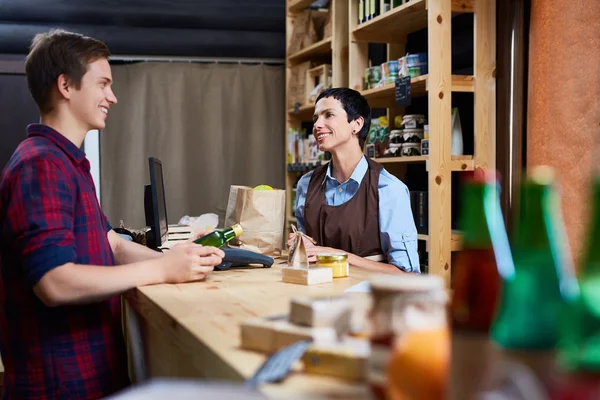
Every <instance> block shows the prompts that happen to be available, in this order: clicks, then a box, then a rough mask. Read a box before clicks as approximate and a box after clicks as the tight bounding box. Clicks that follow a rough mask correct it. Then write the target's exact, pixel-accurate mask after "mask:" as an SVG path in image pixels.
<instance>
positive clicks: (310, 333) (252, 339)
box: [241, 315, 338, 353]
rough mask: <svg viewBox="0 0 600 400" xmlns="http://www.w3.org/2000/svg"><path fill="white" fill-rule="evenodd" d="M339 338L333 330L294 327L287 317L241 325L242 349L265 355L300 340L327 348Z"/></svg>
mask: <svg viewBox="0 0 600 400" xmlns="http://www.w3.org/2000/svg"><path fill="white" fill-rule="evenodd" d="M337 337H338V335H337V333H336V331H335V329H333V328H311V327H307V326H298V325H294V324H292V323H291V322H289V321H288V316H287V315H281V316H277V317H271V318H256V319H251V320H249V321H245V322H243V323H242V325H241V346H242V348H244V349H247V350H254V351H260V352H263V353H273V352H275V351H277V350H279V349H281V348H283V347H285V346H288V345H290V344H292V343H295V342H297V341H299V340H312V341H313V342H314V343H315V344H316V343H318V344H323V345H324V346H327V345H330V344H332V343H335V342H336V340H337Z"/></svg>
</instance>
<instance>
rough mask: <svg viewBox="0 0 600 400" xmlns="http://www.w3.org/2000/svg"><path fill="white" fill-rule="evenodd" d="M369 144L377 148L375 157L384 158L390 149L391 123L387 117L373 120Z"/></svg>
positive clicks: (368, 139) (368, 138)
mask: <svg viewBox="0 0 600 400" xmlns="http://www.w3.org/2000/svg"><path fill="white" fill-rule="evenodd" d="M367 143H369V144H373V145H374V147H375V157H382V156H384V155H385V151H386V150H387V148H388V147H389V123H388V119H387V117H379V118H378V119H372V120H371V128H370V129H369V134H368V136H367Z"/></svg>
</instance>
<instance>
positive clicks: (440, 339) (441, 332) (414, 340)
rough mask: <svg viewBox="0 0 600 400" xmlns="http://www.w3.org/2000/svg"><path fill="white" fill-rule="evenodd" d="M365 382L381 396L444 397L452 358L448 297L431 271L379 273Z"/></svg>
mask: <svg viewBox="0 0 600 400" xmlns="http://www.w3.org/2000/svg"><path fill="white" fill-rule="evenodd" d="M370 284H371V296H372V301H373V302H372V308H371V310H370V313H369V328H370V341H371V355H370V358H369V362H368V372H367V381H368V384H369V387H370V390H371V393H372V395H373V396H374V397H375V398H377V399H441V398H445V397H446V390H447V384H448V374H449V363H450V332H449V327H448V321H447V317H446V314H447V311H446V306H447V302H448V296H447V294H446V291H445V285H444V281H443V280H442V278H440V277H438V276H432V275H403V276H390V275H375V276H374V277H373V278H372V279H371V281H370Z"/></svg>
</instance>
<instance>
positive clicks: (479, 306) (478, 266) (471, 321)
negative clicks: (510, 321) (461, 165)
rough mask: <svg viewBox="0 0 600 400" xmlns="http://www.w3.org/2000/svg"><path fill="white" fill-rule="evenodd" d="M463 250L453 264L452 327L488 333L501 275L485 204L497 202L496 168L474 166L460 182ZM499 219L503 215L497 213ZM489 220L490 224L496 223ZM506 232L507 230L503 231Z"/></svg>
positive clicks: (494, 209) (494, 208)
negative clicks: (469, 173)
mask: <svg viewBox="0 0 600 400" xmlns="http://www.w3.org/2000/svg"><path fill="white" fill-rule="evenodd" d="M461 193H462V200H461V213H460V220H459V223H460V229H461V231H462V233H463V238H462V251H460V252H459V253H458V259H457V262H456V263H455V264H453V265H452V287H453V298H452V306H451V310H452V326H453V328H456V329H464V330H470V331H480V332H488V330H489V328H490V325H491V323H492V321H493V319H494V315H495V312H496V304H497V301H498V297H499V291H500V275H499V274H498V267H497V266H496V257H495V255H494V249H493V247H492V238H491V235H490V229H489V227H488V222H487V219H486V212H488V213H489V212H494V213H495V212H496V208H498V209H499V207H493V209H492V210H491V211H490V210H486V207H485V205H486V203H492V204H494V203H499V201H500V200H499V195H498V185H497V183H496V177H495V171H493V170H483V169H476V170H475V172H474V173H473V177H472V178H470V177H468V178H466V179H465V181H464V183H463V185H462V190H461ZM498 217H499V218H500V219H502V214H500V215H498ZM495 223H496V222H495V221H492V224H495ZM505 234H506V233H505Z"/></svg>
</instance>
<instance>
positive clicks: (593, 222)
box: [580, 176, 600, 277]
mask: <svg viewBox="0 0 600 400" xmlns="http://www.w3.org/2000/svg"><path fill="white" fill-rule="evenodd" d="M590 216H591V218H590V219H589V221H590V222H589V228H588V229H589V231H588V236H587V238H586V240H587V242H586V244H585V245H586V246H587V248H586V252H585V257H584V263H583V265H582V270H581V271H580V272H581V275H582V277H585V276H590V275H595V276H597V275H598V274H600V176H597V177H595V178H594V180H593V183H592V206H591V214H590Z"/></svg>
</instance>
